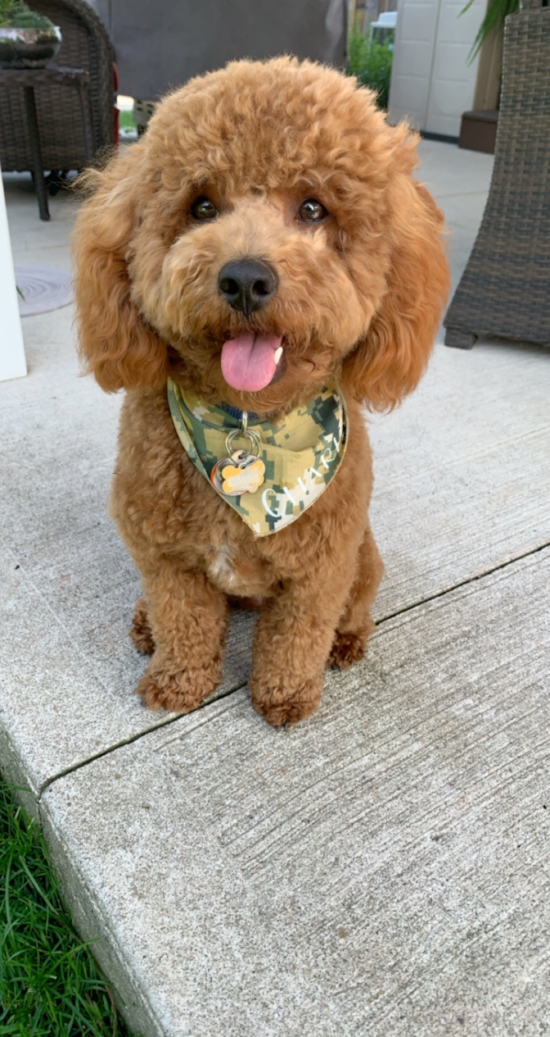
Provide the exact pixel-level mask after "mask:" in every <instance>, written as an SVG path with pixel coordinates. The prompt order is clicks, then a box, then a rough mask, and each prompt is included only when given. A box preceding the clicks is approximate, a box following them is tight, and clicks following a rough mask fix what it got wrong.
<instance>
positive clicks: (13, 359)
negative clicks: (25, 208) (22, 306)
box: [0, 169, 27, 382]
mask: <svg viewBox="0 0 550 1037" xmlns="http://www.w3.org/2000/svg"><path fill="white" fill-rule="evenodd" d="M0 314H1V317H2V319H1V323H0V382H2V381H6V380H7V379H8V378H21V377H22V375H25V374H26V373H27V365H26V363H25V350H24V347H23V335H22V332H21V322H20V320H19V307H18V305H17V291H16V287H15V278H14V276H13V260H12V255H11V245H10V232H9V228H8V217H7V215H6V200H5V198H4V187H3V184H2V170H1V169H0Z"/></svg>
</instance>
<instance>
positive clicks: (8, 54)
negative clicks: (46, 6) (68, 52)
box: [0, 0, 61, 68]
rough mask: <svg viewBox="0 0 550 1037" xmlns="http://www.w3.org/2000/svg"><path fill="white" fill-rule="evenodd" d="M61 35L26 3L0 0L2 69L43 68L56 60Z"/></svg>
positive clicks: (54, 26) (0, 60) (58, 30)
mask: <svg viewBox="0 0 550 1037" xmlns="http://www.w3.org/2000/svg"><path fill="white" fill-rule="evenodd" d="M60 46H61V31H60V29H59V27H58V26H57V25H54V24H53V22H51V21H50V19H49V18H46V17H45V15H43V14H37V13H36V11H31V10H30V8H29V7H27V5H26V4H25V3H24V2H23V0H0V67H1V68H40V67H41V66H43V65H46V64H47V63H48V61H51V60H52V58H54V57H55V55H56V54H57V52H58V50H59V48H60Z"/></svg>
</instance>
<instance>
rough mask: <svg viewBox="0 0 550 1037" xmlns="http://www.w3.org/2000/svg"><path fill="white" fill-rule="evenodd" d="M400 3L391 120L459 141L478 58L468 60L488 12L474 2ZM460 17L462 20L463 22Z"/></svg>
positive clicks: (427, 0) (407, 0)
mask: <svg viewBox="0 0 550 1037" xmlns="http://www.w3.org/2000/svg"><path fill="white" fill-rule="evenodd" d="M465 3H466V0H399V5H398V19H397V31H396V38H395V51H394V56H393V67H392V81H391V90H390V104H389V117H390V121H391V122H397V121H398V120H399V119H402V118H408V119H409V121H410V122H411V123H412V125H413V126H415V127H416V128H417V129H419V130H426V131H427V132H429V133H441V134H444V135H446V136H449V137H458V135H459V132H460V119H461V116H462V113H463V112H465V111H468V110H470V109H471V107H472V104H473V99H474V90H475V83H476V76H477V66H478V58H476V59H475V61H474V62H473V63H472V64H471V65H469V64H468V55H469V53H470V49H471V46H472V43H473V42H474V39H475V37H476V35H477V31H478V29H479V26H480V24H481V21H482V19H483V15H484V14H485V9H486V0H474V3H473V4H472V6H471V8H470V9H469V11H467V12H466V14H463V15H460V12H461V10H462V9H463V7H464V5H465ZM459 16H460V17H459Z"/></svg>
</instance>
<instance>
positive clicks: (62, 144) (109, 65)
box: [0, 0, 115, 173]
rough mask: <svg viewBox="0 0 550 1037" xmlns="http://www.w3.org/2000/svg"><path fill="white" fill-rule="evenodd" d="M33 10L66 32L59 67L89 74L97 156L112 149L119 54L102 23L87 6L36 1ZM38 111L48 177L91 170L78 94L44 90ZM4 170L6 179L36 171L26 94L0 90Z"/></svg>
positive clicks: (72, 0)
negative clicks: (51, 173) (115, 67)
mask: <svg viewBox="0 0 550 1037" xmlns="http://www.w3.org/2000/svg"><path fill="white" fill-rule="evenodd" d="M32 8H33V10H35V11H38V12H39V13H40V14H45V15H47V16H48V18H50V19H51V20H52V22H53V23H54V25H59V26H60V28H61V32H62V35H63V42H62V44H61V48H60V50H59V52H58V54H57V57H56V64H59V65H63V66H70V67H72V68H79V69H85V70H86V71H87V72H88V73H89V75H90V91H91V109H92V111H91V115H92V123H93V139H94V146H95V150H96V151H98V150H100V149H102V148H106V147H109V146H111V147H112V145H113V144H114V142H115V123H114V116H113V84H114V80H113V62H114V52H113V48H112V46H111V42H110V40H109V37H108V35H107V32H106V30H105V28H104V26H103V23H102V22H101V21H100V19H99V18H98V16H97V14H96V13H95V11H93V10H92V8H91V7H90V6H89V5H88V4H87V3H84V2H83V0H33V2H32ZM36 107H37V113H38V126H39V131H40V144H41V151H42V164H43V167H44V171H46V170H49V171H55V172H57V171H60V170H70V169H82V168H83V167H84V166H85V165H89V163H90V155H89V154H88V153H87V148H86V140H85V135H84V134H83V131H82V109H81V106H80V103H79V98H78V95H77V93H76V92H75V91H74V90H67V89H65V88H64V87H63V86H57V85H48V86H43V87H41V88H40V89H39V90H37V91H36ZM0 164H1V166H2V171H3V172H5V173H6V172H14V171H16V172H25V171H27V170H28V171H30V170H32V169H33V158H32V152H31V147H30V141H29V134H28V132H27V121H26V118H25V106H24V98H23V91H22V90H21V91H19V90H10V89H7V88H4V87H0Z"/></svg>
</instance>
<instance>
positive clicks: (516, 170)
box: [444, 0, 550, 349]
mask: <svg viewBox="0 0 550 1037" xmlns="http://www.w3.org/2000/svg"><path fill="white" fill-rule="evenodd" d="M444 323H445V327H446V329H447V331H446V336H445V343H446V345H448V346H458V347H460V348H462V349H469V348H470V347H471V346H473V345H474V343H475V341H476V338H477V337H478V336H480V335H488V336H492V335H493V336H498V337H501V338H507V339H515V340H518V341H521V342H534V343H539V344H543V345H550V7H547V6H541V0H524V2H523V8H522V10H521V11H519V12H518V13H517V14H513V15H509V16H508V18H507V19H506V28H505V34H504V56H503V72H502V93H501V102H500V114H499V120H498V132H497V141H496V149H495V164H494V169H493V177H492V181H491V188H490V191H489V197H488V199H487V205H486V207H485V212H484V215H483V220H482V223H481V227H480V230H479V233H478V235H477V238H476V241H475V244H474V247H473V250H472V253H471V255H470V258H469V260H468V264H467V266H466V269H465V271H464V274H463V276H462V279H461V281H460V283H459V285H458V288H457V290H456V292H455V295H454V297H453V300H452V302H451V305H450V307H449V310H448V313H447V315H446V318H445V322H444Z"/></svg>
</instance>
